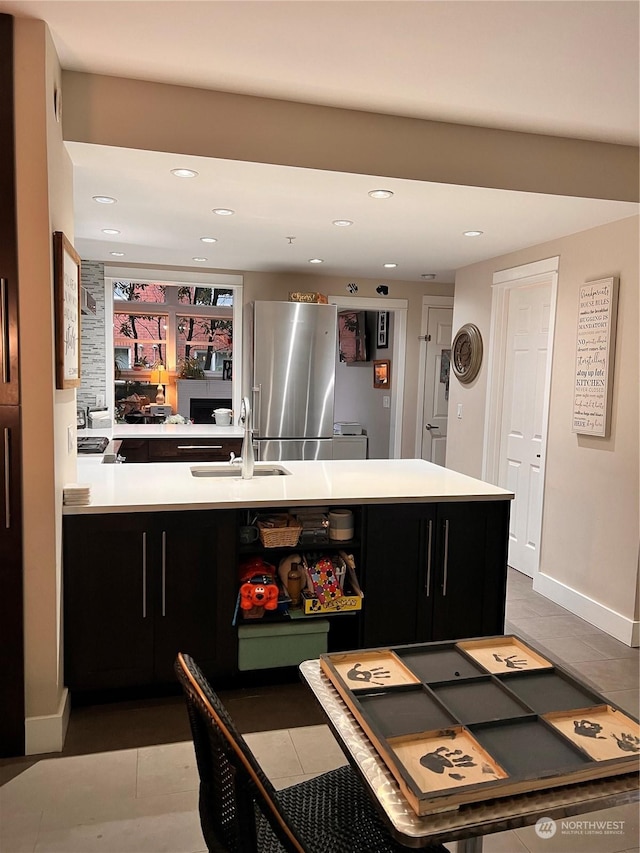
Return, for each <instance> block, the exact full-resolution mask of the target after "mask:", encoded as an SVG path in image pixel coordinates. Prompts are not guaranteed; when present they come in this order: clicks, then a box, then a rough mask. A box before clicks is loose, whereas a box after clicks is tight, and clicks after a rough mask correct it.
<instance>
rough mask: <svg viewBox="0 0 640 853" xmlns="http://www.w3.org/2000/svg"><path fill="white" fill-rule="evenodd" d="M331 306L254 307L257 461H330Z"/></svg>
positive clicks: (288, 304)
mask: <svg viewBox="0 0 640 853" xmlns="http://www.w3.org/2000/svg"><path fill="white" fill-rule="evenodd" d="M337 328H338V316H337V308H336V306H335V305H321V304H316V303H305V302H255V303H254V311H253V407H252V408H253V435H254V440H255V443H256V453H257V458H258V459H263V460H266V461H274V460H277V459H281V460H286V459H332V458H333V399H334V389H335V374H336V357H337Z"/></svg>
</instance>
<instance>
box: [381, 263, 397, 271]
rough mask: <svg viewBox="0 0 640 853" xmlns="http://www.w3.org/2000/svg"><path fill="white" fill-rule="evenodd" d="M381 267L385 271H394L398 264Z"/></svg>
mask: <svg viewBox="0 0 640 853" xmlns="http://www.w3.org/2000/svg"><path fill="white" fill-rule="evenodd" d="M382 266H383V267H384V268H385V269H386V270H394V269H395V268H396V267H397V266H398V264H382Z"/></svg>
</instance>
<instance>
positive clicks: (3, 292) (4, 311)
mask: <svg viewBox="0 0 640 853" xmlns="http://www.w3.org/2000/svg"><path fill="white" fill-rule="evenodd" d="M0 382H4V383H5V384H6V383H8V382H9V290H8V287H7V279H6V278H0Z"/></svg>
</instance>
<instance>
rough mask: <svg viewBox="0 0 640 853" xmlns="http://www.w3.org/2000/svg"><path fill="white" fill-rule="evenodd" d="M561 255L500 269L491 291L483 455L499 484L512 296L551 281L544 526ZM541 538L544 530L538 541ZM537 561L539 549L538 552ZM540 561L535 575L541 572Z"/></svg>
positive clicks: (489, 475)
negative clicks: (513, 293)
mask: <svg viewBox="0 0 640 853" xmlns="http://www.w3.org/2000/svg"><path fill="white" fill-rule="evenodd" d="M559 266H560V256H559V255H556V256H554V257H551V258H545V259H544V260H540V261H534V262H533V263H530V264H522V265H521V266H517V267H511V268H509V269H504V270H499V271H498V272H496V273H494V275H493V284H492V288H491V290H492V294H491V328H490V332H489V357H488V368H487V372H488V380H487V396H486V407H485V429H484V448H483V454H482V479H483V480H486V481H487V482H489V483H494V484H497V482H498V476H499V471H500V456H501V451H502V438H501V431H502V429H501V427H502V414H503V404H504V377H505V361H506V358H507V326H508V319H509V297H510V295H511V292H512V291H513V290H515V289H516V288H519V287H531V286H535V285H536V284H543V283H550V284H551V306H550V311H549V346H548V349H547V366H546V371H545V383H544V397H543V414H542V447H541V452H540V456H541V458H540V476H541V482H542V507H541V514H540V518H541V522H540V523H541V527H543V526H544V492H545V469H546V462H547V440H548V430H549V402H550V396H551V371H552V365H553V344H554V339H555V318H556V303H557V295H558V269H559ZM541 539H542V530H540V536H539V539H538V541H541ZM537 556H538V561H539V559H540V550H539V551H538V555H537ZM539 568H540V565H539V562H538V564H537V565H536V567H535V569H534V577H535V575H536V574H537V572H538V571H539Z"/></svg>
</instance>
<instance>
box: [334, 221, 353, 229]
mask: <svg viewBox="0 0 640 853" xmlns="http://www.w3.org/2000/svg"><path fill="white" fill-rule="evenodd" d="M333 224H334V225H340V226H341V227H343V228H346V227H347V225H353V220H352V219H334V220H333Z"/></svg>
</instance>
